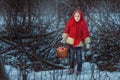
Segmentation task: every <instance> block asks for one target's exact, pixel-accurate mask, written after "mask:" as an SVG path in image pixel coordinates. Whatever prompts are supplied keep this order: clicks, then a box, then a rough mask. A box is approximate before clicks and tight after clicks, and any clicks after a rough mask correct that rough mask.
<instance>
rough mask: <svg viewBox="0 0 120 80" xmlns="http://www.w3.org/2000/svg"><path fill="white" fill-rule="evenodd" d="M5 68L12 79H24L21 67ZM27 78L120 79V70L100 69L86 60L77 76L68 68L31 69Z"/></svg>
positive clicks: (68, 79) (50, 79)
mask: <svg viewBox="0 0 120 80" xmlns="http://www.w3.org/2000/svg"><path fill="white" fill-rule="evenodd" d="M76 67H77V66H76ZM76 67H75V70H76ZM5 69H6V72H7V73H8V75H9V77H10V80H22V77H21V73H20V71H19V69H16V68H14V67H12V66H9V65H6V66H5ZM75 72H76V71H75ZM27 80H120V72H108V71H100V70H98V69H97V66H96V65H95V64H94V63H89V62H85V63H83V66H82V72H81V75H79V76H76V74H75V73H74V74H72V75H68V68H67V69H64V70H47V71H40V72H34V71H32V70H31V71H30V72H29V74H28V76H27Z"/></svg>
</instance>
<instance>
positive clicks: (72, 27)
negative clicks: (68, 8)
mask: <svg viewBox="0 0 120 80" xmlns="http://www.w3.org/2000/svg"><path fill="white" fill-rule="evenodd" d="M76 12H79V13H80V21H79V22H76V21H75V19H74V14H75V13H76ZM64 33H65V34H68V37H71V38H73V39H74V44H73V46H76V45H78V44H79V43H80V42H81V41H84V39H85V38H87V37H89V31H88V26H87V23H86V21H85V19H84V17H83V14H82V12H81V11H80V10H76V11H74V13H73V15H72V17H71V18H70V19H69V20H68V22H67V24H66V28H65V30H64Z"/></svg>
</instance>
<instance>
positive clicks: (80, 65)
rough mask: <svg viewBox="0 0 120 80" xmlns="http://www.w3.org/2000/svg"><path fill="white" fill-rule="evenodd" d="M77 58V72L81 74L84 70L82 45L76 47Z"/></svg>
mask: <svg viewBox="0 0 120 80" xmlns="http://www.w3.org/2000/svg"><path fill="white" fill-rule="evenodd" d="M76 58H77V62H78V67H77V72H78V74H79V73H80V72H81V71H82V47H76Z"/></svg>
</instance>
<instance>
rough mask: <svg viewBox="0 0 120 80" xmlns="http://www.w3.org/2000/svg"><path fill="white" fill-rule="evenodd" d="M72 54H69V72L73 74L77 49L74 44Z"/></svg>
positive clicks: (71, 48)
mask: <svg viewBox="0 0 120 80" xmlns="http://www.w3.org/2000/svg"><path fill="white" fill-rule="evenodd" d="M69 49H70V51H69V52H70V54H69V64H70V71H69V73H70V74H72V73H73V72H74V60H75V50H74V48H73V47H72V46H70V48H69Z"/></svg>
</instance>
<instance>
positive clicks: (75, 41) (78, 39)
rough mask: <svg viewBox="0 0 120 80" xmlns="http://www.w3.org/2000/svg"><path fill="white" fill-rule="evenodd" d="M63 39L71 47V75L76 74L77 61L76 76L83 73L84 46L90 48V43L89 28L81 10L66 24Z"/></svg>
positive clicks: (74, 13)
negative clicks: (75, 65) (75, 64)
mask: <svg viewBox="0 0 120 80" xmlns="http://www.w3.org/2000/svg"><path fill="white" fill-rule="evenodd" d="M62 38H63V39H62V41H64V42H65V43H67V44H69V45H70V48H69V49H70V55H69V63H70V69H69V74H72V73H74V61H75V59H77V63H78V66H77V72H76V74H77V75H79V74H80V72H81V71H82V52H81V51H82V46H83V45H84V44H86V46H87V48H89V43H90V38H89V31H88V26H87V23H86V21H85V19H84V17H83V14H82V12H81V11H80V10H75V11H74V12H73V14H72V17H71V18H70V19H69V20H68V22H67V24H66V27H65V29H64V33H63V35H62Z"/></svg>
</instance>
